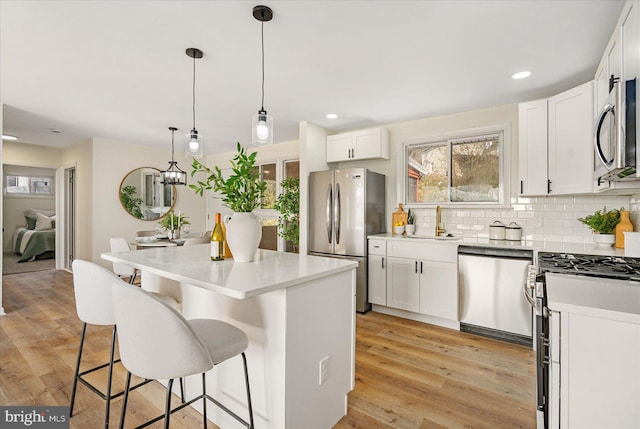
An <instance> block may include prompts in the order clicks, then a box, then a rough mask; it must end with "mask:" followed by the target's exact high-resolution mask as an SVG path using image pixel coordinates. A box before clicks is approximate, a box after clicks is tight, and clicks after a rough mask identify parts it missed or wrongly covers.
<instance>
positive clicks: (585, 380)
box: [551, 311, 640, 429]
mask: <svg viewBox="0 0 640 429" xmlns="http://www.w3.org/2000/svg"><path fill="white" fill-rule="evenodd" d="M559 314H560V359H559V364H558V363H556V365H555V366H553V367H552V370H553V374H552V382H553V381H556V382H557V376H558V374H557V373H558V372H559V373H560V374H559V378H560V383H559V384H560V385H559V386H557V388H558V390H559V399H560V407H559V411H560V412H559V414H560V425H559V426H552V427H555V428H557V427H560V428H567V429H571V428H587V427H590V428H638V427H640V364H639V362H640V325H638V324H635V323H628V322H626V321H619V320H613V319H609V318H607V317H606V316H601V317H598V316H590V315H586V314H576V313H571V312H565V311H563V312H560V313H559ZM552 363H554V362H552ZM553 387H556V386H553ZM554 393H555V392H554ZM556 398H557V397H556ZM556 398H554V397H553V396H552V399H553V400H557V399H556ZM554 405H555V404H554ZM554 420H555V419H552V420H551V422H552V423H554Z"/></svg>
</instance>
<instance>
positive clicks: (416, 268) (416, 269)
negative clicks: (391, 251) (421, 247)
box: [415, 261, 418, 274]
mask: <svg viewBox="0 0 640 429" xmlns="http://www.w3.org/2000/svg"><path fill="white" fill-rule="evenodd" d="M415 271H416V274H418V261H416V267H415Z"/></svg>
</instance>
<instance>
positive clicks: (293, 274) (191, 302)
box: [102, 244, 357, 429]
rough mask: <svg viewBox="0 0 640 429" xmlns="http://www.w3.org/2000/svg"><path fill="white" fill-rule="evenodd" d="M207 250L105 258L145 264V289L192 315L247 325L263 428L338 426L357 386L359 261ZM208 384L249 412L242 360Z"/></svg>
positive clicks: (225, 421)
mask: <svg viewBox="0 0 640 429" xmlns="http://www.w3.org/2000/svg"><path fill="white" fill-rule="evenodd" d="M209 253H210V247H209V245H208V244H203V245H196V246H187V247H170V248H157V249H148V250H141V251H130V252H118V253H105V254H103V255H102V258H103V259H106V260H108V261H112V262H120V263H124V264H128V265H130V266H133V267H135V268H138V269H140V270H141V272H142V287H143V288H145V289H147V290H151V291H161V292H163V293H166V294H169V295H172V296H174V297H175V298H176V299H177V300H178V301H179V302H180V303H181V307H182V308H181V311H182V314H183V315H184V316H185V317H186V318H188V319H193V318H213V319H219V320H224V321H226V322H228V323H231V324H233V325H235V326H237V327H238V328H240V329H242V330H243V331H244V332H246V334H247V335H248V337H249V348H248V349H247V352H246V354H247V359H248V366H249V379H250V384H251V395H252V400H253V410H254V418H255V423H256V427H259V428H272V429H282V428H293V429H297V428H309V429H313V428H330V427H332V426H333V425H334V424H335V423H337V421H338V420H340V418H341V417H342V416H344V415H345V414H346V412H347V394H348V393H349V392H350V391H351V390H352V389H353V385H354V370H355V366H354V365H355V268H356V265H357V264H356V263H355V262H351V261H346V260H339V259H333V258H322V257H316V256H307V255H296V254H290V253H282V252H273V251H269V250H258V252H257V254H256V259H255V261H254V262H250V263H235V262H234V261H233V260H231V259H229V260H224V261H218V262H212V261H211V260H210V256H209ZM207 383H208V384H207V391H208V392H211V393H212V394H213V396H214V397H216V398H217V399H219V400H220V401H221V402H222V403H224V404H226V405H227V406H228V407H229V408H231V409H232V410H233V411H234V412H236V413H238V414H239V415H240V416H245V415H246V413H247V411H246V396H245V392H244V380H243V376H242V364H241V360H240V359H230V360H229V361H226V362H223V363H222V364H220V365H218V366H217V367H216V368H214V369H213V370H212V371H211V374H210V375H209V376H208V377H207ZM199 386H200V377H198V376H193V377H190V378H188V379H187V397H192V396H194V395H196V394H197V393H199V389H200V387H199ZM194 406H195V407H196V408H198V407H202V404H201V403H197V404H194ZM200 410H201V409H200ZM208 416H209V418H210V419H211V420H212V421H214V422H215V423H216V424H217V425H218V426H220V427H223V428H235V427H240V426H239V425H238V424H237V422H236V421H235V420H233V419H232V418H230V417H229V416H228V415H227V414H226V413H224V412H221V411H220V410H217V409H216V408H215V407H213V408H208Z"/></svg>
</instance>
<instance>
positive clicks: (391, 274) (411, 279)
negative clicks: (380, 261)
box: [387, 258, 420, 312]
mask: <svg viewBox="0 0 640 429" xmlns="http://www.w3.org/2000/svg"><path fill="white" fill-rule="evenodd" d="M419 281H420V276H419V274H418V261H416V260H414V259H404V258H387V306H388V307H393V308H399V309H402V310H408V311H414V312H418V311H419V309H420V285H419Z"/></svg>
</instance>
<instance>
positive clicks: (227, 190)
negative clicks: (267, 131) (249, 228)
mask: <svg viewBox="0 0 640 429" xmlns="http://www.w3.org/2000/svg"><path fill="white" fill-rule="evenodd" d="M237 150H238V153H237V154H236V155H235V156H234V157H233V159H232V160H231V161H230V163H231V170H232V174H231V175H230V176H229V178H228V179H226V180H225V179H224V177H223V176H222V170H220V167H218V166H216V167H215V169H214V170H212V169H210V168H209V167H207V166H206V165H204V164H202V163H200V161H198V160H197V159H194V160H193V164H192V166H191V167H192V168H193V169H192V170H191V177H193V176H194V175H195V174H196V173H205V174H206V175H207V177H206V178H205V180H204V181H200V180H199V181H198V183H197V184H196V185H189V187H190V188H191V189H193V190H194V191H195V192H196V194H198V195H200V196H202V195H203V194H204V191H205V190H211V189H213V190H214V191H215V192H218V193H220V194H221V195H222V196H221V197H220V198H221V199H222V203H223V204H224V205H225V206H227V207H229V208H230V209H231V210H233V211H234V212H236V213H242V212H252V211H253V210H255V209H257V208H258V207H260V202H261V200H262V197H263V195H264V192H265V190H266V189H267V182H265V181H264V180H260V175H259V173H258V169H257V168H256V165H255V163H256V155H257V154H258V153H257V152H253V153H251V154H249V153H247V150H246V149H245V148H243V147H242V146H241V145H240V143H238V146H237Z"/></svg>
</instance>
